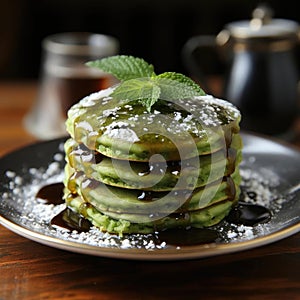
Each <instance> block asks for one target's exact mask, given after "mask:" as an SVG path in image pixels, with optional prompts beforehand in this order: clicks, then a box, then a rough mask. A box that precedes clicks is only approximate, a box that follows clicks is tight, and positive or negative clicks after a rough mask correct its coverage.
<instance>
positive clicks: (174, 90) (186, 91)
mask: <svg viewBox="0 0 300 300" xmlns="http://www.w3.org/2000/svg"><path fill="white" fill-rule="evenodd" d="M155 82H156V83H157V84H158V86H159V87H160V89H161V94H160V98H161V99H164V100H178V99H184V98H189V97H194V96H203V95H205V92H204V91H203V90H202V89H201V88H200V86H199V85H198V84H196V83H195V82H194V81H193V80H192V79H190V78H189V77H187V76H185V75H183V74H180V73H174V72H166V73H162V74H160V75H157V76H155Z"/></svg>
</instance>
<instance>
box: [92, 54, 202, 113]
mask: <svg viewBox="0 0 300 300" xmlns="http://www.w3.org/2000/svg"><path fill="white" fill-rule="evenodd" d="M86 64H87V65H88V66H90V67H96V68H99V69H101V70H102V71H104V72H107V73H111V74H112V75H114V76H115V77H116V78H118V79H119V80H120V81H121V83H120V84H119V85H118V86H117V87H116V88H115V89H114V91H113V92H112V94H111V95H112V96H113V97H114V98H115V99H117V100H119V101H120V103H127V102H131V101H138V102H140V103H141V104H142V105H144V106H145V107H146V109H147V110H148V111H149V112H150V110H151V107H152V106H153V105H154V104H155V102H156V101H158V99H159V98H160V99H163V100H178V99H184V98H189V97H194V96H201V95H205V92H204V91H203V90H202V89H201V88H200V87H199V85H197V84H196V83H195V82H194V81H193V80H192V79H190V78H189V77H187V76H185V75H183V74H180V73H174V72H166V73H163V74H160V75H156V74H155V73H154V68H153V66H152V65H151V64H148V63H147V62H146V61H144V60H143V59H141V58H136V57H133V56H127V55H116V56H110V57H106V58H103V59H100V60H96V61H91V62H88V63H86Z"/></svg>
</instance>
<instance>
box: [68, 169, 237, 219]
mask: <svg viewBox="0 0 300 300" xmlns="http://www.w3.org/2000/svg"><path fill="white" fill-rule="evenodd" d="M68 172H72V170H71V169H69V168H68V167H67V170H66V173H68ZM239 182H240V176H239V172H238V170H236V172H235V173H234V174H233V175H232V176H228V177H225V178H224V179H223V180H222V181H217V182H214V183H211V184H210V185H207V186H206V187H204V188H198V189H195V190H193V191H189V190H182V191H175V190H173V191H170V192H147V191H141V190H126V189H123V188H116V187H112V186H108V185H105V184H103V183H100V182H97V181H95V180H91V179H89V178H87V177H86V176H85V175H84V174H83V173H74V174H72V175H70V176H69V179H68V180H67V183H66V187H67V188H66V190H65V194H66V199H67V204H68V205H70V202H69V201H68V199H72V198H73V196H72V197H69V194H70V195H75V198H76V197H77V195H78V197H80V198H81V199H82V201H83V203H85V204H87V203H88V204H89V205H92V206H93V207H95V208H96V209H97V210H98V211H99V212H101V213H103V214H105V215H107V216H109V217H112V218H115V219H123V220H127V221H130V222H133V223H149V222H150V221H151V220H159V219H161V218H163V217H165V216H167V215H170V214H173V213H192V212H195V211H197V210H200V209H204V208H205V207H208V206H211V205H216V204H217V203H219V202H220V203H221V202H223V201H231V202H235V201H236V200H237V197H238V195H239V187H238V185H239ZM82 214H83V215H84V213H82ZM198 225H200V224H198Z"/></svg>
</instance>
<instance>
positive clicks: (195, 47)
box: [182, 35, 224, 93]
mask: <svg viewBox="0 0 300 300" xmlns="http://www.w3.org/2000/svg"><path fill="white" fill-rule="evenodd" d="M219 46H220V45H219V44H218V41H217V37H216V36H214V35H198V36H194V37H192V38H190V39H188V40H187V42H186V43H185V44H184V46H183V48H182V61H183V64H184V66H185V68H186V69H187V71H188V72H189V74H190V76H191V77H193V78H194V79H195V80H197V81H199V83H200V84H201V87H202V88H203V89H204V90H205V91H206V93H211V91H210V90H211V89H210V88H209V84H208V82H207V75H208V70H212V69H214V68H215V69H216V68H220V67H224V63H223V61H222V59H221V57H220V51H219V50H220V49H219ZM205 49H206V50H208V51H209V52H207V53H206V54H208V56H209V57H210V59H209V60H210V61H209V60H208V59H206V58H205V59H203V60H201V52H202V53H203V51H204V50H205ZM197 53H198V55H197ZM197 56H198V57H199V56H200V59H198V60H197ZM208 64H210V65H208Z"/></svg>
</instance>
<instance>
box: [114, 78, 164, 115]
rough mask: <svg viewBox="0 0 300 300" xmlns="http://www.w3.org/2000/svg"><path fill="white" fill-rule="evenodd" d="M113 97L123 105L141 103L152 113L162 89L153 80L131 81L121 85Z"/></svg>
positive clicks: (139, 79)
mask: <svg viewBox="0 0 300 300" xmlns="http://www.w3.org/2000/svg"><path fill="white" fill-rule="evenodd" d="M111 96H113V97H114V98H115V99H117V100H119V101H120V102H121V103H127V102H130V101H139V102H141V103H142V105H144V106H145V107H146V109H147V110H148V111H150V110H151V106H152V105H153V104H154V103H155V102H156V101H157V100H158V98H159V96H160V88H159V87H158V86H157V85H156V83H155V82H154V81H153V80H151V78H138V79H130V80H126V81H124V82H123V83H121V84H120V85H119V86H118V87H117V88H116V89H115V90H114V91H113V92H112V94H111Z"/></svg>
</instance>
